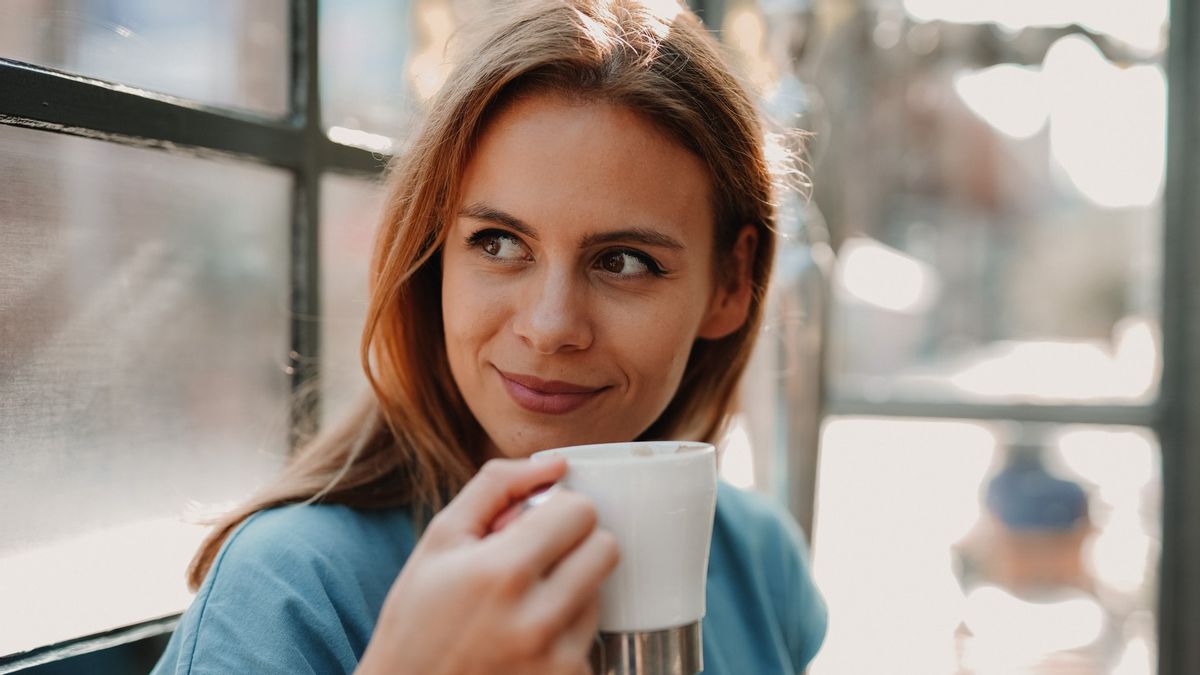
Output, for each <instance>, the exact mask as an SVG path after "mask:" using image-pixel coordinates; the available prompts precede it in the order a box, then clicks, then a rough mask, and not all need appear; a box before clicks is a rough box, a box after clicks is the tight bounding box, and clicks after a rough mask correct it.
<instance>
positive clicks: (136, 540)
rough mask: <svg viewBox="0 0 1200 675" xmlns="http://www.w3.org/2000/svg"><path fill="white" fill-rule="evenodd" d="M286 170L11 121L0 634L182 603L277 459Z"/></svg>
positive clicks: (3, 253)
mask: <svg viewBox="0 0 1200 675" xmlns="http://www.w3.org/2000/svg"><path fill="white" fill-rule="evenodd" d="M290 187H291V182H290V178H289V177H288V175H287V174H286V173H284V172H282V171H278V170H274V169H269V168H265V167H261V166H256V165H250V164H242V163H235V162H229V161H209V160H201V159H197V158H193V157H187V156H182V155H172V154H167V153H164V152H159V151H152V150H144V149H135V148H129V147H122V146H117V145H112V144H106V143H102V142H99V141H93V140H86V139H80V138H75V137H70V136H63V135H57V134H48V133H44V132H38V131H32V130H27V129H20V128H15V127H9V126H0V213H3V214H4V216H3V218H2V219H0V241H3V246H2V247H0V580H3V583H0V625H2V626H4V629H3V630H0V655H3V654H9V653H12V652H15V651H20V650H25V649H28V648H31V647H36V646H39V645H44V644H49V643H53V642H58V641H61V640H64V639H68V638H73V637H76V636H80V635H84V634H89V633H94V632H98V631H102V630H107V629H110V628H113V627H116V626H119V625H125V624H128V623H132V622H136V621H143V620H146V619H149V618H151V617H155V616H162V615H166V614H170V613H172V612H176V611H179V610H180V609H181V608H183V607H184V606H185V605H186V603H187V601H188V598H187V594H186V592H185V589H184V587H183V577H182V575H183V570H184V566H185V565H186V562H187V560H188V559H189V557H190V555H191V553H192V552H193V551H194V550H195V546H196V544H197V542H198V540H199V538H200V536H201V535H202V534H203V528H201V527H197V526H196V525H194V524H185V523H184V522H183V521H182V518H183V517H185V516H189V515H190V516H194V515H196V514H195V510H196V507H198V506H199V507H203V508H205V509H206V510H207V509H208V508H210V507H211V506H212V505H214V504H221V503H226V502H230V501H232V500H238V499H241V498H243V497H244V496H246V495H247V493H248V492H250V491H251V490H252V489H253V488H254V487H255V486H257V485H258V484H259V483H260V482H261V481H262V480H264V478H265V477H267V476H269V475H273V474H274V472H275V471H276V470H277V468H278V467H279V466H280V464H281V463H282V457H283V455H284V453H285V451H286V447H285V443H286V426H287V403H288V397H289V378H288V377H287V375H286V374H285V372H284V368H285V365H286V363H285V360H286V355H287V352H288V346H289V332H290V331H289V323H290V322H289V316H288V311H287V301H288V293H287V280H288V258H287V256H288V233H289V227H288V205H289V202H290V199H289V190H290ZM185 512H186V513H185ZM14 581H15V583H14Z"/></svg>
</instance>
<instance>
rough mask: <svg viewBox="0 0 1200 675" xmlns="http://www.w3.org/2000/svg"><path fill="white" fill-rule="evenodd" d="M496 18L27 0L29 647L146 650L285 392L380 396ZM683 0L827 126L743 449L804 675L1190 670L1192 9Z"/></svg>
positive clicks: (13, 439) (281, 423) (16, 609)
mask: <svg viewBox="0 0 1200 675" xmlns="http://www.w3.org/2000/svg"><path fill="white" fill-rule="evenodd" d="M488 4H489V3H487V2H483V1H482V0H357V1H355V2H332V1H321V2H317V1H316V0H309V1H295V2H288V1H287V0H257V1H256V2H245V1H244V0H211V1H210V2H206V3H160V2H153V1H152V0H5V2H3V3H0V673H3V672H15V671H20V672H26V673H41V674H45V673H60V672H70V673H74V672H88V673H106V672H114V673H115V672H145V671H146V670H148V669H149V666H150V665H151V664H152V663H153V662H154V660H155V658H156V656H157V653H158V651H159V650H161V648H162V645H163V644H165V634H166V633H167V632H169V631H170V630H171V628H172V627H173V625H174V617H175V616H176V615H177V614H178V613H179V612H180V611H181V610H182V609H183V608H185V607H186V605H187V604H188V602H189V601H190V596H189V594H188V593H187V592H186V589H185V587H184V584H183V574H182V573H183V569H184V567H185V565H186V563H187V560H188V559H189V558H190V556H191V554H192V552H193V551H194V549H195V546H196V545H197V543H198V542H199V540H200V538H201V537H202V535H203V529H202V528H201V527H199V526H197V525H196V524H195V523H196V522H198V521H199V520H200V519H202V518H203V517H204V516H206V515H210V514H213V513H217V512H219V511H220V510H222V509H224V508H227V507H228V506H229V505H230V504H232V503H234V502H236V501H237V500H238V499H240V498H242V497H244V496H245V495H247V494H248V493H249V492H250V491H251V490H253V488H254V487H255V486H257V485H259V484H261V483H262V482H263V481H265V480H267V479H268V478H269V477H271V476H272V475H273V474H274V473H275V472H276V471H277V470H278V468H279V467H280V466H281V465H282V463H283V462H284V460H285V458H286V456H287V453H288V451H289V448H290V445H291V443H292V442H293V440H294V437H293V436H292V435H291V434H290V433H289V424H290V420H291V419H293V418H294V416H295V411H290V410H289V404H290V397H291V393H292V392H293V390H296V389H298V388H303V387H304V386H305V383H309V382H318V383H319V391H318V395H317V396H312V397H309V399H307V400H308V404H307V406H308V407H307V408H306V411H308V412H317V414H318V417H319V418H321V419H330V418H331V417H336V416H337V415H339V414H340V412H341V411H343V410H344V409H345V406H346V405H347V403H348V401H349V400H350V399H351V398H353V396H354V394H355V393H356V392H357V391H359V390H360V389H361V388H362V387H363V386H364V383H363V380H362V377H361V374H360V372H359V366H358V358H357V343H358V335H359V331H360V329H361V321H362V316H363V313H364V309H365V295H366V260H367V255H368V252H369V248H370V244H371V238H372V233H373V231H374V226H375V221H376V219H377V217H378V213H379V210H380V206H381V203H382V199H383V193H382V187H381V185H380V183H379V169H380V167H381V166H382V161H383V160H385V159H386V157H387V156H389V155H391V154H393V153H396V152H401V151H402V149H403V147H404V143H405V140H406V134H407V133H408V130H409V129H410V128H411V124H412V121H413V120H414V119H416V118H417V117H418V116H419V115H420V113H421V110H422V107H423V105H424V103H425V101H426V100H427V99H428V98H429V97H430V96H431V95H432V94H433V92H435V91H436V90H437V88H438V86H439V85H440V84H441V82H442V81H443V80H444V78H445V77H446V75H447V74H448V67H449V65H448V61H447V58H446V51H445V50H446V44H447V42H448V41H449V40H450V39H451V38H452V36H453V35H454V32H455V30H456V29H457V27H458V26H460V25H461V24H462V23H464V22H466V21H469V20H472V19H475V18H477V17H478V16H479V15H480V13H481V12H485V11H486V9H487V7H488ZM1185 5H1186V3H1184V2H1180V3H1178V4H1177V7H1181V6H1185ZM692 6H693V7H694V8H695V9H696V10H697V11H698V12H699V13H700V14H701V16H702V17H703V18H704V20H705V22H706V23H707V24H708V25H709V26H710V28H711V29H712V30H713V31H714V33H715V35H716V36H717V37H718V38H719V39H720V40H721V41H722V43H723V45H724V46H725V48H726V49H727V50H728V53H729V55H730V58H731V59H732V60H733V62H734V63H735V64H736V67H737V69H738V70H739V72H740V73H741V75H742V76H743V78H744V79H745V81H746V82H747V83H748V85H749V86H750V87H751V88H752V89H753V91H754V93H755V95H756V96H757V97H758V98H759V99H760V101H761V104H762V109H763V110H764V113H765V115H766V116H767V118H768V119H769V121H770V124H769V127H770V129H771V131H772V133H773V134H775V135H776V136H777V137H778V138H779V139H781V141H782V142H785V143H786V142H788V139H789V138H793V137H794V134H789V132H794V131H795V130H804V131H806V132H809V133H810V135H809V136H808V137H807V139H806V141H805V143H804V144H803V149H802V152H803V157H804V159H805V163H806V168H807V178H808V181H809V183H810V185H809V186H808V187H807V188H806V189H802V190H798V191H794V192H790V193H787V194H784V195H781V218H780V223H779V234H780V236H781V238H782V245H781V246H780V249H779V253H778V256H779V257H778V260H777V268H776V269H777V273H776V274H777V277H776V279H775V282H774V286H773V288H772V289H771V295H770V302H769V311H768V317H767V323H766V329H765V331H764V333H763V335H762V338H761V342H760V344H759V348H758V350H757V352H756V354H755V357H754V361H753V363H752V364H751V369H750V372H749V374H748V377H747V381H746V384H745V386H744V388H743V393H742V396H743V402H744V406H743V408H744V410H745V412H744V413H743V414H742V415H740V416H739V418H738V424H737V425H736V426H735V428H734V429H733V431H732V432H731V434H730V435H729V438H728V439H727V440H726V442H725V443H724V445H723V447H722V453H723V455H722V474H723V476H724V477H725V479H727V480H729V481H731V482H733V483H735V484H737V485H739V486H742V487H745V488H747V489H754V490H759V491H761V492H763V493H765V494H768V495H770V496H772V497H773V498H775V499H777V500H779V502H780V503H781V504H784V505H786V506H787V507H788V508H789V509H790V510H791V512H792V513H793V514H794V515H795V516H796V518H797V520H798V521H799V522H800V523H801V525H802V526H803V527H804V529H805V530H806V532H807V533H808V534H809V536H810V540H811V542H812V548H813V555H814V570H815V574H816V577H817V582H818V585H819V586H820V588H821V590H822V591H823V593H824V594H825V597H826V599H827V601H828V604H829V608H830V617H831V622H830V631H829V634H828V636H827V639H826V642H825V645H824V647H823V648H822V650H821V652H820V654H819V655H818V658H817V660H816V662H815V663H814V664H813V665H812V667H811V669H810V670H811V672H813V673H816V674H818V675H840V674H848V675H858V674H875V673H912V674H913V675H939V674H943V673H944V674H946V675H952V674H960V673H962V674H965V673H977V674H981V675H985V674H986V675H999V674H1009V673H1030V674H1034V673H1037V674H1043V673H1045V674H1059V673H1062V674H1067V673H1070V674H1091V673H1096V674H1111V675H1149V674H1151V673H1156V672H1160V669H1159V657H1158V647H1159V638H1160V636H1159V620H1158V617H1157V613H1158V606H1159V605H1158V594H1159V589H1160V584H1159V576H1158V571H1159V569H1160V555H1161V553H1162V543H1163V533H1164V522H1163V514H1164V507H1163V504H1164V482H1163V476H1164V474H1163V458H1164V447H1163V441H1162V438H1163V434H1162V427H1161V425H1162V423H1163V422H1162V419H1163V418H1162V416H1161V415H1160V412H1161V407H1160V405H1161V401H1162V398H1163V382H1164V378H1163V373H1164V369H1163V360H1164V358H1163V357H1164V344H1165V343H1167V342H1169V340H1167V339H1165V337H1164V328H1163V321H1162V319H1163V316H1164V302H1165V301H1166V300H1167V299H1166V298H1164V288H1165V287H1167V284H1166V283H1165V282H1164V269H1165V261H1166V259H1167V257H1168V251H1169V247H1168V246H1167V244H1166V241H1167V235H1166V232H1165V230H1164V218H1165V216H1164V194H1165V192H1164V186H1165V184H1166V166H1167V149H1168V143H1167V126H1168V125H1167V122H1168V115H1167V111H1168V99H1167V93H1168V76H1167V72H1168V63H1167V54H1168V48H1169V44H1168V35H1169V34H1174V35H1184V36H1185V38H1186V39H1188V40H1190V41H1191V43H1192V44H1193V47H1194V45H1195V43H1196V41H1198V40H1200V35H1197V34H1196V33H1197V30H1198V29H1197V28H1196V26H1195V23H1196V22H1195V20H1194V19H1192V23H1191V24H1190V25H1189V27H1188V29H1187V30H1183V29H1177V30H1176V31H1174V32H1172V30H1171V25H1170V21H1171V17H1170V16H1169V15H1170V14H1171V12H1170V11H1169V7H1168V0H1103V1H1101V0H1003V1H1002V0H975V1H973V2H962V1H961V0H724V1H720V0H710V1H707V2H693V3H692ZM1172 72H1186V71H1185V70H1184V69H1183V68H1179V69H1178V70H1176V71H1172ZM1193 74H1194V73H1193ZM318 82H319V87H318V86H317V83H318ZM51 101H54V102H56V103H55V104H54V105H52V104H51ZM39 106H40V107H39ZM56 106H57V107H56ZM1191 113H1193V114H1196V113H1197V111H1196V110H1194V109H1193V110H1191ZM163 120H165V121H163ZM297 148H298V149H297ZM1188 161H1192V162H1194V161H1195V160H1194V159H1192V160H1188ZM1193 321H1194V319H1193ZM314 376H317V378H316V379H315V380H314V379H313V378H314ZM1185 403H1190V404H1191V405H1192V409H1196V407H1195V406H1200V400H1192V401H1186V400H1185ZM318 411H319V412H318ZM1193 487H1200V486H1197V485H1193ZM31 505H32V508H31ZM18 514H19V515H18ZM1166 531H1167V533H1168V536H1171V534H1170V533H1171V530H1170V528H1167V530H1166ZM1179 534H1182V532H1180V533H1179ZM1193 611H1195V610H1193ZM1161 672H1167V670H1166V669H1163V670H1162V671H1161ZM1171 672H1180V673H1182V672H1185V671H1184V670H1173V671H1171Z"/></svg>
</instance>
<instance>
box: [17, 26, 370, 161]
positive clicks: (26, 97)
mask: <svg viewBox="0 0 1200 675" xmlns="http://www.w3.org/2000/svg"><path fill="white" fill-rule="evenodd" d="M295 49H296V47H293V50H295ZM0 92H4V94H5V95H4V96H3V97H0V124H7V125H10V126H18V127H26V128H31V129H39V130H42V131H51V132H57V133H63V134H68V135H72V136H81V137H84V138H96V139H100V140H104V141H110V142H114V143H119V144H122V145H134V146H139V147H151V148H160V149H167V150H179V149H184V150H188V151H192V152H195V153H198V154H205V153H212V154H214V155H229V156H233V157H236V158H239V159H249V160H252V161H258V162H262V163H265V164H270V165H274V166H279V167H284V168H288V169H292V170H297V169H299V167H300V165H301V164H302V163H304V162H305V161H306V157H305V154H306V153H307V152H309V151H311V150H313V149H314V148H317V149H319V153H318V155H319V157H320V158H321V161H322V162H323V163H324V164H325V165H327V166H329V167H330V168H334V169H338V170H342V171H349V172H352V173H360V174H367V175H373V174H377V173H379V171H380V170H381V169H382V167H383V165H384V163H385V162H386V159H387V158H386V157H381V156H379V155H378V154H373V153H371V152H370V151H368V150H364V149H362V148H356V147H353V146H349V145H343V144H340V143H334V142H333V141H330V140H329V139H328V138H327V137H325V136H324V135H323V134H322V135H320V136H319V137H317V138H314V137H313V136H312V135H311V133H310V129H309V128H308V127H307V126H304V118H302V117H298V116H296V115H295V114H293V116H292V117H290V118H289V119H287V120H276V119H272V118H269V117H263V116H259V115H254V114H250V113H242V112H236V111H232V110H224V109H220V108H214V107H211V106H206V105H202V104H199V103H195V102H192V101H186V100H183V99H179V98H175V97H172V96H166V95H161V94H155V93H152V92H147V91H142V90H138V89H134V88H131V87H123V86H119V85H115V84H111V83H108V82H102V81H100V80H94V79H90V78H86V77H81V76H78V75H71V74H68V73H62V72H59V71H56V70H52V69H49V68H42V67H39V66H34V65H30V64H27V63H21V62H19V61H13V60H10V59H4V58H0ZM318 123H319V121H318Z"/></svg>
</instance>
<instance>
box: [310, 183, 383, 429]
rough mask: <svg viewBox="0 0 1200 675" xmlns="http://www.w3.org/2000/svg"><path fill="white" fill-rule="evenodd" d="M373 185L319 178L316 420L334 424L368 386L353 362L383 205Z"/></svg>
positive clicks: (356, 360)
mask: <svg viewBox="0 0 1200 675" xmlns="http://www.w3.org/2000/svg"><path fill="white" fill-rule="evenodd" d="M383 196H384V193H383V187H382V186H381V185H379V184H378V183H375V182H371V181H367V180H362V179H359V178H350V177H347V176H341V175H338V174H325V176H323V177H322V179H321V417H322V420H323V421H326V422H328V421H330V420H335V419H337V418H338V417H339V416H340V415H341V414H343V413H344V412H345V411H346V409H347V407H348V406H349V404H350V403H351V401H352V400H353V399H354V397H355V396H356V395H357V394H359V393H360V392H362V391H364V390H365V389H366V387H367V381H366V378H365V377H364V376H363V374H362V366H361V363H360V361H359V357H358V353H359V352H358V345H359V338H360V337H361V336H362V328H363V319H364V318H365V317H366V312H367V267H368V264H369V263H370V257H371V242H372V239H373V237H374V236H375V226H376V224H377V222H378V220H379V212H380V209H381V207H382V206H383Z"/></svg>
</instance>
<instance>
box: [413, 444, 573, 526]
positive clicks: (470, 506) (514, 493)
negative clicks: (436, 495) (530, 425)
mask: <svg viewBox="0 0 1200 675" xmlns="http://www.w3.org/2000/svg"><path fill="white" fill-rule="evenodd" d="M566 471H567V464H566V462H565V461H564V460H562V459H561V458H547V459H544V460H538V461H530V460H527V459H493V460H490V461H488V462H487V463H486V464H484V465H483V468H481V469H480V470H479V473H477V474H475V477H474V478H472V479H471V480H470V482H468V483H467V484H466V486H465V487H463V489H462V492H460V493H459V494H458V496H457V497H455V498H454V499H453V500H451V501H450V503H449V504H447V505H446V507H445V508H444V509H442V510H441V512H439V513H438V515H437V518H436V520H437V521H438V523H437V527H438V528H443V529H446V530H449V532H450V533H452V534H469V535H472V536H474V537H482V536H483V535H484V534H486V533H487V531H488V528H489V527H490V525H491V523H492V521H493V520H495V518H496V516H497V515H498V514H500V512H501V511H503V510H504V509H506V508H508V506H509V505H511V504H512V503H513V502H514V501H516V500H518V499H522V498H524V497H525V496H526V495H528V494H529V493H530V492H532V491H533V490H534V488H537V487H538V486H540V485H544V484H546V483H553V482H555V481H557V480H558V479H560V478H562V476H563V474H564V473H566ZM433 527H434V525H433V524H432V523H431V524H430V528H431V529H432V528H433Z"/></svg>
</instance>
